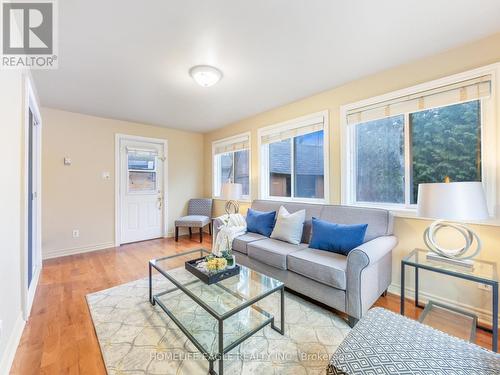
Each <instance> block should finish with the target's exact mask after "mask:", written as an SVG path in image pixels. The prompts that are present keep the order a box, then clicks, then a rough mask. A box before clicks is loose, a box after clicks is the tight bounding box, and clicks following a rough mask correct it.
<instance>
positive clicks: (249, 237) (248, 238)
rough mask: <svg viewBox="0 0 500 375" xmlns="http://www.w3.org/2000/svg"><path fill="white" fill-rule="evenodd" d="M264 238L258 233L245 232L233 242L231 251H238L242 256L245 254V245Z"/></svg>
mask: <svg viewBox="0 0 500 375" xmlns="http://www.w3.org/2000/svg"><path fill="white" fill-rule="evenodd" d="M266 238H267V237H266V236H263V235H262V234H258V233H252V232H247V233H245V234H243V235H241V236H238V237H236V238H235V239H234V241H233V250H235V251H238V252H240V253H243V254H247V245H248V244H249V243H250V242H255V241H258V240H264V239H266Z"/></svg>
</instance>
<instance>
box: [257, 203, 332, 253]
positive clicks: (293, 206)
mask: <svg viewBox="0 0 500 375" xmlns="http://www.w3.org/2000/svg"><path fill="white" fill-rule="evenodd" d="M281 206H283V207H285V208H286V210H287V211H288V212H289V213H294V212H297V211H300V210H306V218H305V222H304V229H303V230H302V239H301V242H302V243H309V241H310V240H311V220H312V218H313V216H314V217H320V215H321V210H322V208H323V205H321V204H308V203H289V202H277V201H266V200H260V199H257V200H254V201H253V202H252V208H253V209H254V210H259V211H279V209H280V207H281Z"/></svg>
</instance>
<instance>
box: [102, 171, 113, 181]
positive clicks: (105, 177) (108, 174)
mask: <svg viewBox="0 0 500 375" xmlns="http://www.w3.org/2000/svg"><path fill="white" fill-rule="evenodd" d="M110 178H111V173H109V172H102V179H103V180H109V179H110Z"/></svg>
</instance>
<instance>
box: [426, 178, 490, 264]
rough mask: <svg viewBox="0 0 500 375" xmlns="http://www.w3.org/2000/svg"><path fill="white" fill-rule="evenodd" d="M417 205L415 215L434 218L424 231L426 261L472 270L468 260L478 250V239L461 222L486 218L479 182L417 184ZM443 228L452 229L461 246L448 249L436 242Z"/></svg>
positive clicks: (479, 248) (479, 246)
mask: <svg viewBox="0 0 500 375" xmlns="http://www.w3.org/2000/svg"><path fill="white" fill-rule="evenodd" d="M417 205H418V209H417V212H418V215H419V216H421V217H426V218H435V219H438V220H436V221H434V222H433V223H432V224H431V225H430V226H429V227H428V228H427V229H426V230H425V232H424V242H425V245H426V246H427V247H428V248H429V250H430V251H431V252H429V253H428V254H427V259H432V260H440V261H446V262H448V263H452V264H455V265H459V266H465V267H468V268H472V266H473V262H472V261H471V259H472V258H474V257H475V256H477V255H478V254H479V252H480V251H481V240H480V239H479V236H478V235H477V234H476V233H475V232H473V231H472V230H471V229H470V228H468V227H467V226H466V225H465V224H464V222H465V221H476V220H484V219H487V218H488V217H489V214H488V207H487V205H486V198H485V194H484V190H483V185H482V183H481V182H444V183H428V184H419V185H418V203H417ZM450 221H451V222H450ZM446 227H448V228H452V229H455V230H456V231H457V232H458V233H460V234H461V235H462V236H463V237H464V239H465V245H464V246H463V247H459V248H455V249H453V248H452V249H449V248H445V247H442V246H440V245H439V244H438V243H437V241H436V234H437V233H438V232H439V231H440V230H441V229H443V228H446Z"/></svg>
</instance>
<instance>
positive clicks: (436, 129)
mask: <svg viewBox="0 0 500 375" xmlns="http://www.w3.org/2000/svg"><path fill="white" fill-rule="evenodd" d="M410 128H411V147H412V149H411V153H412V183H411V188H412V191H411V203H413V204H415V203H417V193H418V184H420V183H426V182H443V181H444V179H445V177H447V176H448V177H450V179H451V181H454V182H460V181H481V103H480V101H479V100H475V101H471V102H467V103H460V104H455V105H450V106H446V107H442V108H435V109H430V110H426V111H421V112H417V113H411V114H410Z"/></svg>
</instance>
